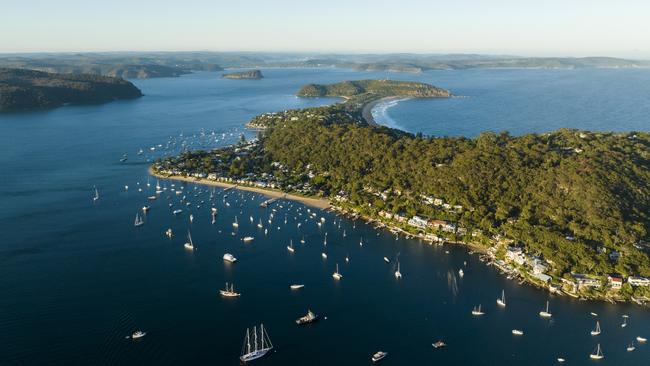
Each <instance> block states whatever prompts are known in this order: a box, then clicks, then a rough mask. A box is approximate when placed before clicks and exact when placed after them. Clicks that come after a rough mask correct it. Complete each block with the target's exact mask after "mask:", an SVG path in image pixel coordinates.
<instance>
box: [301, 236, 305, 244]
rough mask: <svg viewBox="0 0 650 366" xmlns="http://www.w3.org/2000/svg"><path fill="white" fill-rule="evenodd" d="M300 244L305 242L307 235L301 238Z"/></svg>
mask: <svg viewBox="0 0 650 366" xmlns="http://www.w3.org/2000/svg"><path fill="white" fill-rule="evenodd" d="M300 244H305V236H304V235H303V236H302V239H300Z"/></svg>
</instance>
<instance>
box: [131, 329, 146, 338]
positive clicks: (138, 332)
mask: <svg viewBox="0 0 650 366" xmlns="http://www.w3.org/2000/svg"><path fill="white" fill-rule="evenodd" d="M146 335H147V333H146V332H143V331H141V330H136V331H135V332H133V334H131V339H140V338H142V337H144V336H146Z"/></svg>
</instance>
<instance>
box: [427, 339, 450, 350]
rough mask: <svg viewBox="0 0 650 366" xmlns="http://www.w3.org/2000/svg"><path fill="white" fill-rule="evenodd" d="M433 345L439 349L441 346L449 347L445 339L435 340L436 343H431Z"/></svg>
mask: <svg viewBox="0 0 650 366" xmlns="http://www.w3.org/2000/svg"><path fill="white" fill-rule="evenodd" d="M431 345H432V346H433V348H435V349H439V348H445V347H447V343H445V342H444V341H437V342H435V343H431Z"/></svg>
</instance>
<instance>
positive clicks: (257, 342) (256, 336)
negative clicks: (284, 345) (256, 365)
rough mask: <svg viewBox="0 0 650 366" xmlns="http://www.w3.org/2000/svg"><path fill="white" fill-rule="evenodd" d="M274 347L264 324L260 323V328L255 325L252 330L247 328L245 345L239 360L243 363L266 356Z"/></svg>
mask: <svg viewBox="0 0 650 366" xmlns="http://www.w3.org/2000/svg"><path fill="white" fill-rule="evenodd" d="M272 349H273V344H272V343H271V339H270V338H269V335H268V333H267V332H266V330H265V329H264V324H260V327H259V330H258V328H257V327H253V329H252V330H249V329H248V328H246V336H245V337H244V346H243V348H242V354H241V356H239V360H240V361H241V362H243V363H246V362H249V361H253V360H257V359H258V358H261V357H264V355H266V354H267V353H268V352H269V351H270V350H272Z"/></svg>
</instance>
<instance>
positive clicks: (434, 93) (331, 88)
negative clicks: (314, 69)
mask: <svg viewBox="0 0 650 366" xmlns="http://www.w3.org/2000/svg"><path fill="white" fill-rule="evenodd" d="M366 93H371V94H375V95H377V96H379V97H384V96H403V97H416V98H428V97H450V96H451V92H450V91H449V90H445V89H441V88H437V87H435V86H433V85H429V84H425V83H418V82H411V81H396V80H356V81H343V82H340V83H335V84H327V85H323V84H309V85H306V86H304V87H303V88H302V89H300V91H299V92H298V94H297V95H298V96H299V97H353V96H358V95H361V94H366Z"/></svg>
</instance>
